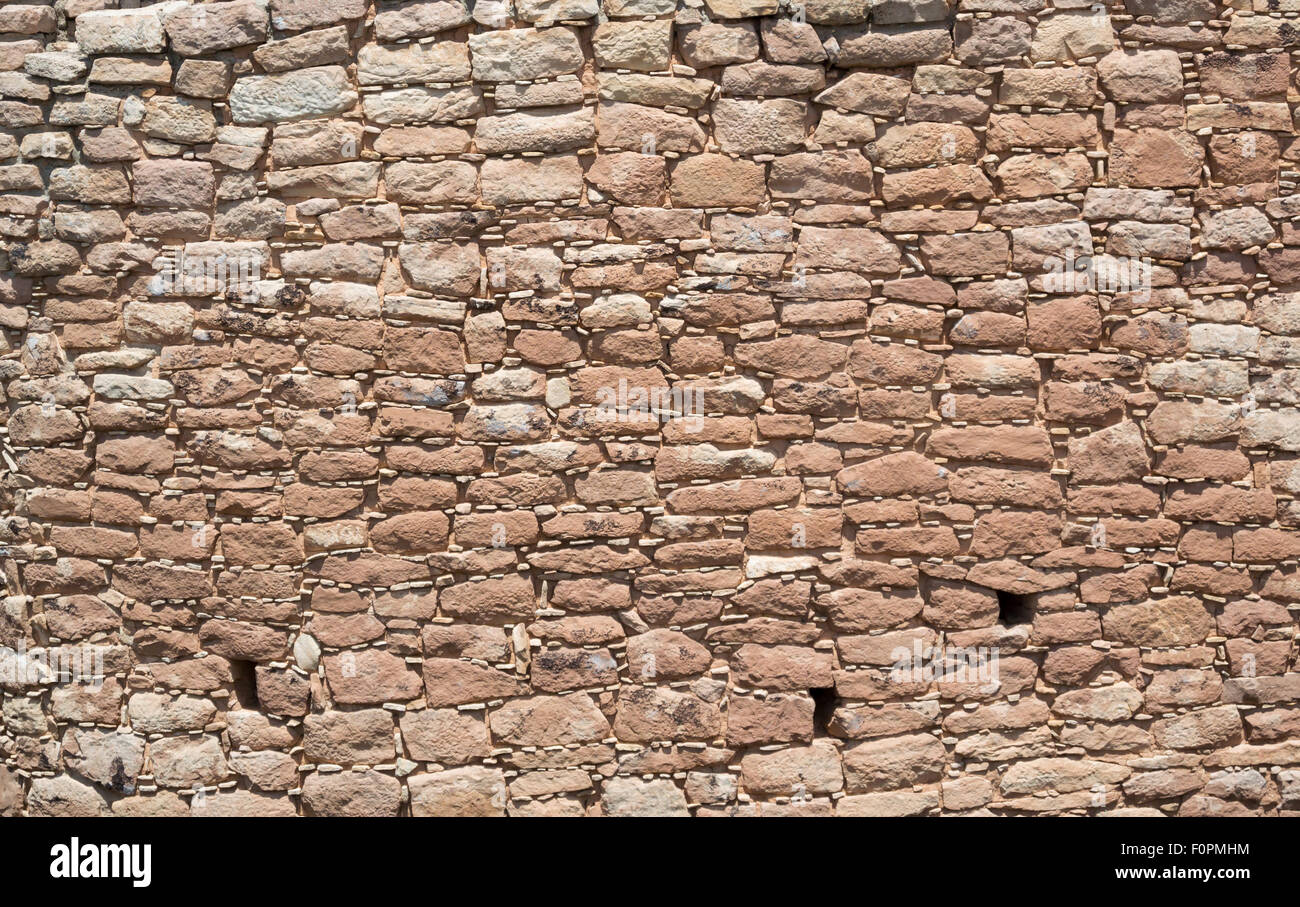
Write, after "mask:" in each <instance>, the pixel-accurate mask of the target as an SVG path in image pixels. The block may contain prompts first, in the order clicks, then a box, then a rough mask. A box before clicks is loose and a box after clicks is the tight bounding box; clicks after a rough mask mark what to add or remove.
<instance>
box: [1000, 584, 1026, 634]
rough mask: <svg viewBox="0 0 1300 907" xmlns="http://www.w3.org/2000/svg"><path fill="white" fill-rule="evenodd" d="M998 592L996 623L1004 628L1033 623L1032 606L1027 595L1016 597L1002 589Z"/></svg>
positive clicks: (1014, 594)
mask: <svg viewBox="0 0 1300 907" xmlns="http://www.w3.org/2000/svg"><path fill="white" fill-rule="evenodd" d="M997 592H998V623H1000V624H1002V625H1003V626H1004V627H1011V626H1015V625H1016V624H1028V623H1033V620H1034V604H1033V602H1032V601H1031V600H1030V598H1029V596H1028V595H1017V594H1016V593H1014V592H1006V591H1004V590H1002V589H999V590H997Z"/></svg>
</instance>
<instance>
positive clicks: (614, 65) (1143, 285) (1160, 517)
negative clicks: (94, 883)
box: [0, 0, 1300, 816]
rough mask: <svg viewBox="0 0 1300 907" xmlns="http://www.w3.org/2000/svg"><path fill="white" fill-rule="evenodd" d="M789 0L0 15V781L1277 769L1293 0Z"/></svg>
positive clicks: (905, 782)
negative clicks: (1096, 0) (1275, 0)
mask: <svg viewBox="0 0 1300 907" xmlns="http://www.w3.org/2000/svg"><path fill="white" fill-rule="evenodd" d="M796 6H798V4H790V3H779V2H777V0H703V2H702V3H700V2H694V0H691V2H687V0H680V2H679V0H516V2H514V3H487V2H479V3H474V2H463V0H403V2H369V0H214V2H199V3H184V2H166V3H157V4H150V5H147V6H143V7H142V6H141V5H140V4H138V3H129V4H128V3H125V2H122V3H116V2H99V0H77V2H63V3H57V4H44V5H29V4H10V5H7V6H5V7H4V9H3V11H2V12H0V46H2V47H3V48H5V50H4V52H3V53H2V54H0V209H3V210H2V212H0V422H2V423H3V428H4V432H3V434H2V435H0V445H2V448H3V449H0V454H2V455H3V456H0V464H2V465H0V515H2V516H3V519H0V580H2V581H3V598H4V601H3V604H4V609H3V615H2V616H0V815H18V814H26V815H31V816H46V815H49V816H91V815H125V816H137V815H257V816H262V815H266V816H281V815H297V816H398V815H409V816H506V815H508V816H531V815H590V816H602V815H607V816H660V815H671V816H681V815H764V816H773V815H776V816H779V815H833V814H838V815H846V816H849V815H861V816H867V815H870V816H914V815H940V814H943V815H958V814H981V815H983V814H997V815H1043V814H1062V813H1068V814H1075V815H1085V814H1087V815H1095V814H1110V813H1114V814H1120V815H1129V814H1153V813H1154V814H1162V815H1197V814H1218V813H1224V814H1251V815H1265V814H1267V815H1274V814H1292V813H1295V812H1297V810H1300V793H1297V791H1298V790H1300V783H1297V781H1296V777H1297V775H1300V767H1298V766H1297V763H1298V762H1300V757H1298V756H1296V753H1295V749H1294V747H1293V746H1291V745H1290V744H1291V742H1292V741H1293V739H1294V738H1295V737H1296V735H1297V734H1298V733H1300V719H1298V718H1297V715H1300V704H1298V700H1300V671H1297V669H1296V665H1295V655H1294V636H1295V631H1296V615H1297V613H1298V612H1300V535H1298V534H1297V529H1298V528H1300V505H1297V504H1296V497H1297V495H1300V416H1298V415H1297V413H1296V407H1297V405H1300V230H1297V227H1296V223H1295V222H1296V220H1297V219H1298V218H1300V194H1298V193H1297V188H1296V180H1295V173H1296V171H1297V170H1300V168H1298V167H1297V161H1300V143H1297V142H1296V128H1295V125H1294V124H1295V122H1296V120H1295V118H1294V114H1295V113H1296V110H1295V104H1296V103H1297V94H1296V90H1295V85H1296V67H1295V65H1294V64H1293V62H1292V58H1291V55H1290V51H1289V50H1288V48H1290V45H1292V44H1293V43H1294V40H1295V28H1294V16H1295V10H1294V9H1292V8H1289V7H1288V4H1285V3H1284V4H1281V5H1280V6H1279V5H1278V4H1267V3H1263V2H1256V3H1254V4H1253V6H1252V4H1250V3H1245V2H1236V3H1231V4H1228V3H1218V4H1216V3H1214V2H1211V0H1179V2H1156V0H1129V2H1127V3H1121V2H1118V0H1115V2H1110V3H1107V4H1098V5H1094V6H1093V7H1091V8H1085V7H1086V6H1087V4H1086V3H1082V2H1077V0H1072V2H1070V3H1063V2H1058V3H1056V4H1055V5H1054V7H1049V6H1047V5H1046V4H1042V3H1032V2H1013V0H997V2H989V0H981V2H973V0H956V2H944V0H933V2H932V0H920V2H895V0H885V2H871V3H868V2H864V0H853V2H849V0H817V2H814V3H810V4H808V6H807V8H806V9H805V8H803V7H802V6H798V11H799V14H798V15H795V16H792V15H791V12H792V11H793V10H794V9H795V7H796ZM1290 6H1291V7H1293V6H1294V4H1291V5H1290ZM101 7H102V8H101ZM119 7H120V8H119ZM1191 22H1196V23H1198V24H1197V25H1194V26H1192V25H1189V23H1191ZM1279 49H1281V52H1279ZM69 666H70V667H69Z"/></svg>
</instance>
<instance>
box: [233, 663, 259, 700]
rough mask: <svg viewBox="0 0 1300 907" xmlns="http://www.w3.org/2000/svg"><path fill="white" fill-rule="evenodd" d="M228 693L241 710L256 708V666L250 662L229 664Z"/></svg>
mask: <svg viewBox="0 0 1300 907" xmlns="http://www.w3.org/2000/svg"><path fill="white" fill-rule="evenodd" d="M230 677H231V684H230V687H231V689H230V692H231V699H232V700H233V702H235V703H238V704H239V707H240V708H241V709H255V708H257V665H256V664H254V663H253V662H251V661H236V660H233V659H232V660H231V662H230Z"/></svg>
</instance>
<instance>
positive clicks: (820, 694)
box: [808, 687, 835, 734]
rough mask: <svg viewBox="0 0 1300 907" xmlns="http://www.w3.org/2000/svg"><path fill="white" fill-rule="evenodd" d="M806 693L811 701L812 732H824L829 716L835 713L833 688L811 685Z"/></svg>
mask: <svg viewBox="0 0 1300 907" xmlns="http://www.w3.org/2000/svg"><path fill="white" fill-rule="evenodd" d="M808 695H809V696H811V697H812V701H813V732H814V733H815V734H826V733H827V732H828V731H827V728H828V727H829V725H830V723H831V716H832V715H833V714H835V688H834V687H813V688H812V689H811V690H809V691H808Z"/></svg>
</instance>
